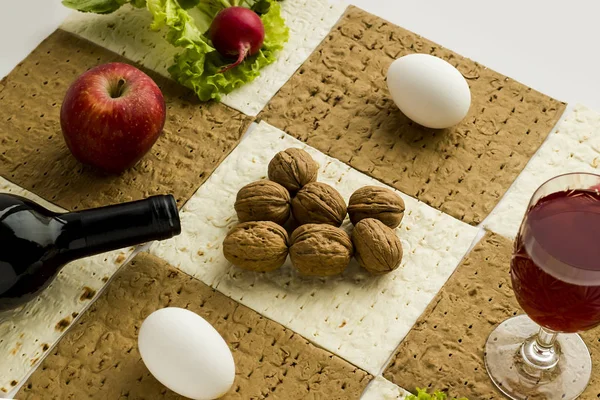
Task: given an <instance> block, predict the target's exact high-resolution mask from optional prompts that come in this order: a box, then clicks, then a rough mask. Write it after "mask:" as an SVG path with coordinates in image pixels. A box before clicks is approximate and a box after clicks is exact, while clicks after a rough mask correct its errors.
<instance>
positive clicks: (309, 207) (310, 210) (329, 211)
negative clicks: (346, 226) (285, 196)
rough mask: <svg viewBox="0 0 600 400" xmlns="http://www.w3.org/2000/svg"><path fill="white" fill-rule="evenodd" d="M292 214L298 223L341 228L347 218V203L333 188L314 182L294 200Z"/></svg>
mask: <svg viewBox="0 0 600 400" xmlns="http://www.w3.org/2000/svg"><path fill="white" fill-rule="evenodd" d="M292 214H293V215H294V218H295V219H296V221H298V223H300V224H301V225H303V224H328V225H333V226H336V227H339V226H340V225H342V222H344V218H346V202H345V201H344V199H343V198H342V196H341V195H340V194H339V193H338V192H337V190H335V189H334V188H332V187H331V186H329V185H327V184H325V183H321V182H312V183H309V184H307V185H306V186H304V187H303V188H302V189H300V191H298V193H297V194H296V197H294V199H293V200H292Z"/></svg>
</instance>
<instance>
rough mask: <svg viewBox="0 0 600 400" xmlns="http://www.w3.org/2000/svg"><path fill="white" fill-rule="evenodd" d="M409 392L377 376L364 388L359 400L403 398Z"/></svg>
mask: <svg viewBox="0 0 600 400" xmlns="http://www.w3.org/2000/svg"><path fill="white" fill-rule="evenodd" d="M409 394H410V393H409V392H407V391H406V390H404V389H402V388H401V387H400V386H398V385H395V384H393V383H392V382H390V381H388V380H387V379H385V378H384V377H382V376H381V375H380V376H377V377H375V379H373V380H372V381H371V382H370V383H369V386H367V388H366V389H365V391H364V393H363V395H362V397H361V398H360V399H361V400H403V399H404V398H406V396H408V395H409Z"/></svg>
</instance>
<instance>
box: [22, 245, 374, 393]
mask: <svg viewBox="0 0 600 400" xmlns="http://www.w3.org/2000/svg"><path fill="white" fill-rule="evenodd" d="M167 306H171V307H184V308H187V309H189V310H191V311H194V312H196V313H197V314H199V315H200V316H202V317H203V318H205V319H206V320H207V321H208V322H209V323H211V324H212V325H213V326H214V327H215V329H217V331H219V333H220V334H221V335H222V336H223V338H224V339H225V341H226V342H227V343H228V344H229V346H230V348H231V350H232V352H233V358H234V360H235V364H236V378H235V382H234V384H233V387H232V388H231V390H230V391H229V393H228V394H227V395H225V396H224V397H223V399H238V400H249V399H266V398H267V397H268V398H269V399H282V400H283V399H285V400H294V399H315V400H316V399H322V400H334V399H339V400H342V399H344V400H345V399H359V398H360V396H361V394H362V392H363V390H364V389H365V387H366V385H367V384H368V383H369V381H370V380H371V379H372V376H370V375H369V374H367V373H366V372H364V371H362V370H360V369H358V368H356V367H354V366H353V365H351V364H349V363H348V362H346V361H344V360H342V359H340V358H339V357H337V356H335V355H333V354H331V353H329V352H327V351H325V350H322V349H319V348H317V347H315V346H313V345H312V344H310V343H309V342H308V341H307V340H306V339H304V338H302V337H301V336H300V335H298V334H296V333H294V332H292V331H290V330H288V329H286V328H284V327H283V326H282V325H279V324H278V323H276V322H273V321H271V320H269V319H266V318H264V317H262V316H261V315H259V314H258V313H256V312H255V311H252V310H251V309H249V308H247V307H245V306H243V305H241V304H239V303H237V302H235V301H234V300H231V299H229V298H228V297H226V296H225V295H223V294H221V293H219V292H216V291H215V290H213V289H211V288H210V287H208V286H207V285H205V284H204V283H202V282H200V281H199V280H197V279H195V278H192V277H190V276H188V275H186V274H184V273H183V272H181V271H178V270H176V269H174V268H173V267H171V266H169V265H168V264H167V263H166V262H165V261H163V260H161V259H160V258H157V257H155V256H152V255H150V254H147V253H140V254H139V255H137V256H136V257H135V258H134V259H133V260H132V261H131V262H130V263H129V264H127V265H126V266H124V267H123V268H122V269H121V270H120V271H119V272H118V273H117V274H116V275H115V278H114V280H113V281H112V282H111V283H110V284H109V286H108V288H107V289H106V291H105V292H104V293H103V294H102V295H101V296H100V298H99V299H98V301H96V302H95V303H94V304H93V305H92V306H91V307H90V309H89V310H88V311H87V312H86V313H85V314H84V315H83V316H82V317H81V319H80V320H79V321H78V323H76V324H75V325H74V326H73V327H72V328H71V329H70V330H69V331H68V332H67V334H66V335H65V336H64V337H63V338H62V340H61V341H60V342H59V343H58V345H57V347H56V348H55V349H54V351H52V353H51V354H50V355H49V356H48V357H47V358H46V359H45V360H44V361H43V362H42V364H41V366H40V368H38V370H37V371H36V372H34V374H33V375H32V376H31V377H30V378H29V380H28V381H27V382H26V383H25V385H24V386H23V388H22V389H21V391H20V392H19V393H18V395H17V398H18V399H19V400H33V399H44V400H49V399H56V400H59V399H60V400H62V399H120V398H128V399H130V400H134V399H146V400H151V399H183V397H181V396H178V395H177V394H175V393H174V392H172V391H170V390H168V389H167V388H165V387H164V386H163V385H161V384H160V383H159V382H158V381H157V380H156V379H154V377H153V376H152V375H151V374H150V372H149V371H148V370H147V369H146V367H145V365H144V363H143V361H142V360H141V357H140V354H139V351H138V348H137V333H138V329H139V327H140V325H141V323H142V321H143V320H144V318H146V317H147V316H148V315H149V314H150V313H151V312H153V311H155V310H157V309H160V308H164V307H167Z"/></svg>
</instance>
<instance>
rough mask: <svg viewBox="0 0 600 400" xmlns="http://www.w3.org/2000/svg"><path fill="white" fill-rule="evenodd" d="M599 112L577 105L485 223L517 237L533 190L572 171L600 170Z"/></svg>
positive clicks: (509, 235) (495, 230)
mask: <svg viewBox="0 0 600 400" xmlns="http://www.w3.org/2000/svg"><path fill="white" fill-rule="evenodd" d="M599 166H600V114H598V113H597V112H595V111H592V110H590V109H588V108H586V107H584V106H577V107H575V109H574V110H573V112H572V113H570V114H569V115H568V116H567V117H566V118H564V119H563V120H562V121H561V122H560V123H559V124H558V126H557V127H556V129H555V130H554V131H553V132H552V133H551V134H550V136H549V137H548V140H547V141H546V143H544V144H543V145H542V147H541V148H540V150H539V151H538V152H537V154H536V155H535V156H534V157H533V158H532V159H531V161H529V163H528V164H527V166H526V167H525V169H524V170H523V173H522V174H521V175H519V177H518V178H517V180H516V181H515V183H514V185H513V186H512V187H511V188H510V189H509V190H508V192H506V195H505V196H504V198H502V201H501V202H500V203H499V204H498V207H496V208H495V209H494V211H493V212H492V213H491V214H490V216H489V218H488V219H486V221H485V226H486V227H487V228H488V229H490V230H492V231H494V232H497V233H500V234H502V235H504V236H507V237H510V238H514V237H515V236H516V235H517V232H518V230H519V226H520V225H521V220H522V219H523V215H525V211H526V210H527V205H528V204H529V200H530V199H531V196H533V193H534V192H535V191H536V190H537V188H538V187H540V186H541V185H542V184H543V183H544V182H545V181H547V180H548V179H550V178H553V177H555V176H558V175H561V174H566V173H569V172H591V173H596V174H597V173H598V172H599V171H600V170H599V169H598V167H599Z"/></svg>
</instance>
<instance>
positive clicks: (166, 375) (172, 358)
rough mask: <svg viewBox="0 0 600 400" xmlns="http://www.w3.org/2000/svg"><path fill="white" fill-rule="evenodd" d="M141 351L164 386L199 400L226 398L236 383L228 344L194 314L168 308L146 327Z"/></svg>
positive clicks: (140, 338)
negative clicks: (234, 382)
mask: <svg viewBox="0 0 600 400" xmlns="http://www.w3.org/2000/svg"><path fill="white" fill-rule="evenodd" d="M138 347H139V350H140V354H141V355H142V360H144V364H146V367H147V368H148V370H149V371H150V372H151V373H152V375H154V377H155V378H156V379H157V380H158V381H159V382H160V383H162V384H163V385H165V386H166V387H168V388H169V389H171V390H173V391H174V392H176V393H178V394H180V395H182V396H185V397H189V398H191V399H195V400H211V399H215V398H218V397H221V396H223V395H224V394H225V393H227V391H228V390H229V389H230V388H231V385H232V384H233V381H234V379H235V364H234V362H233V356H232V355H231V351H230V350H229V347H228V346H227V343H226V342H225V340H223V338H222V337H221V336H220V335H219V333H218V332H217V331H216V330H215V328H213V327H212V325H211V324H209V323H208V322H206V321H205V320H204V319H203V318H202V317H200V316H199V315H197V314H195V313H193V312H192V311H189V310H186V309H183V308H176V307H167V308H163V309H161V310H158V311H155V312H153V313H152V314H150V315H149V316H148V317H147V318H146V319H145V320H144V322H143V323H142V326H141V327H140V332H139V336H138Z"/></svg>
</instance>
